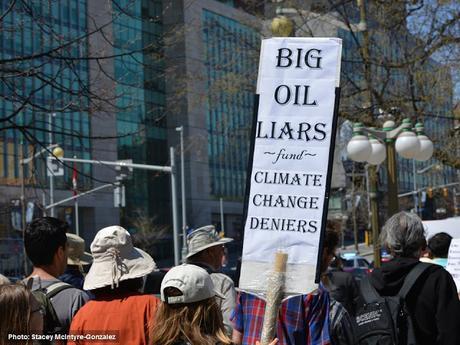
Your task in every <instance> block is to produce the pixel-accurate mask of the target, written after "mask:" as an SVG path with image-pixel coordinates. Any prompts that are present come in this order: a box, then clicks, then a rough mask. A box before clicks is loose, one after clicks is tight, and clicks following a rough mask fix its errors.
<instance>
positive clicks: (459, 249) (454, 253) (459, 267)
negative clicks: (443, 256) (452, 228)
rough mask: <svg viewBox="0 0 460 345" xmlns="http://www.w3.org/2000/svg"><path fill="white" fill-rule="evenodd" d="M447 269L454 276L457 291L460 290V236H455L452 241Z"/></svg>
mask: <svg viewBox="0 0 460 345" xmlns="http://www.w3.org/2000/svg"><path fill="white" fill-rule="evenodd" d="M446 270H447V271H448V272H449V273H450V274H451V275H452V278H454V281H455V285H457V291H458V292H460V238H453V239H452V241H451V242H450V247H449V256H448V258H447V267H446Z"/></svg>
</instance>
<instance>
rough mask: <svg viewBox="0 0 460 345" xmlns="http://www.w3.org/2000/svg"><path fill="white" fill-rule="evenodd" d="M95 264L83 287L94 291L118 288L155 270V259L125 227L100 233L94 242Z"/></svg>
mask: <svg viewBox="0 0 460 345" xmlns="http://www.w3.org/2000/svg"><path fill="white" fill-rule="evenodd" d="M91 253H92V254H93V259H94V260H93V265H92V266H91V268H90V270H89V272H88V274H87V275H86V278H85V283H84V285H83V288H84V289H85V290H94V289H98V288H102V287H105V286H111V287H112V289H113V288H114V287H118V285H119V282H120V281H124V280H128V279H134V278H140V277H143V276H145V275H147V274H149V273H151V272H152V271H153V270H155V268H156V265H155V262H154V261H153V259H152V257H151V256H150V255H149V254H147V253H146V252H144V251H143V250H141V249H139V248H135V247H134V246H133V242H132V240H131V235H130V234H129V232H128V231H126V230H125V229H124V228H122V227H121V226H109V227H107V228H104V229H102V230H99V232H98V233H97V234H96V237H95V238H94V241H93V243H91Z"/></svg>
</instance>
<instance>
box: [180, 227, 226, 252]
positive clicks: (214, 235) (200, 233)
mask: <svg viewBox="0 0 460 345" xmlns="http://www.w3.org/2000/svg"><path fill="white" fill-rule="evenodd" d="M232 241H233V238H229V237H220V236H219V233H218V232H217V231H216V228H215V227H214V225H206V226H203V227H201V228H198V229H196V230H193V231H192V232H191V233H190V234H189V235H188V236H187V244H188V255H187V257H186V258H187V259H188V258H190V257H191V256H193V255H195V254H197V253H199V252H201V251H203V250H205V249H208V248H211V247H214V246H219V245H223V244H225V243H228V242H232Z"/></svg>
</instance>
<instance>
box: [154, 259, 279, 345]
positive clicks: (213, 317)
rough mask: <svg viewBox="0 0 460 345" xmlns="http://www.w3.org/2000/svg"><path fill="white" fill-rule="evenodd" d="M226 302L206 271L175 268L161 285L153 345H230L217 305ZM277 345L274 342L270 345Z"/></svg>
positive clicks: (186, 266) (182, 267) (191, 268)
mask: <svg viewBox="0 0 460 345" xmlns="http://www.w3.org/2000/svg"><path fill="white" fill-rule="evenodd" d="M223 298H225V296H223V295H222V294H221V293H220V292H219V291H218V289H216V288H215V286H214V284H213V281H212V279H211V276H210V275H209V274H208V273H207V272H206V270H204V269H203V268H201V267H198V266H196V265H190V264H183V265H180V266H176V267H173V268H172V269H171V270H170V271H169V272H168V273H167V274H166V275H165V277H164V278H163V281H162V283H161V301H162V303H161V305H160V307H159V308H158V312H157V314H156V318H155V322H154V325H153V327H152V329H151V345H231V344H232V342H231V340H230V338H229V337H228V336H227V335H226V332H225V327H224V324H223V319H222V314H221V312H220V308H219V306H218V305H217V300H221V299H223ZM276 343H277V340H276V339H275V340H274V341H273V342H272V343H270V345H275V344H276ZM258 344H259V343H258V342H256V345H258Z"/></svg>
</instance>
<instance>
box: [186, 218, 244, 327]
mask: <svg viewBox="0 0 460 345" xmlns="http://www.w3.org/2000/svg"><path fill="white" fill-rule="evenodd" d="M231 241H233V239H232V238H227V237H221V236H219V233H218V232H217V231H216V229H215V227H214V226H213V225H207V226H203V227H201V228H198V229H196V230H194V231H192V232H191V233H190V234H189V235H188V236H187V244H188V255H187V263H191V264H194V265H197V266H200V267H202V268H204V269H205V270H206V271H207V272H208V273H209V274H210V275H211V279H212V282H213V283H214V286H215V287H216V289H217V290H218V291H219V292H220V293H221V294H222V295H223V296H225V298H224V299H221V300H219V301H218V305H219V307H220V309H221V311H222V316H223V319H224V325H225V328H226V330H227V334H228V335H231V334H232V322H231V321H230V316H231V313H232V311H233V309H234V308H235V304H236V291H235V285H234V283H233V281H232V279H231V278H230V277H228V276H227V275H225V274H223V273H221V272H220V270H221V269H222V259H223V257H224V253H225V251H224V245H225V243H228V242H231Z"/></svg>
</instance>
